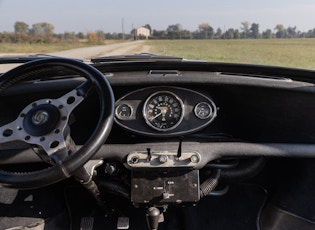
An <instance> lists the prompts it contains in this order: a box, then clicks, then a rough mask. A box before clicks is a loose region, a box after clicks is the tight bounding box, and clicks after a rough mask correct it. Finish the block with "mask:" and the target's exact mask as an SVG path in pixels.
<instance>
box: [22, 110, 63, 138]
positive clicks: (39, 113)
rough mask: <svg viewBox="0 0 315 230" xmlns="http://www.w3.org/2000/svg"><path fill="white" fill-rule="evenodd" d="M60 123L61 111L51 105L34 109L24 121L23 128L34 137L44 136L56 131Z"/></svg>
mask: <svg viewBox="0 0 315 230" xmlns="http://www.w3.org/2000/svg"><path fill="white" fill-rule="evenodd" d="M59 121H60V112H59V110H58V109H57V108H56V107H55V106H54V105H51V104H42V105H38V106H36V107H34V108H32V109H31V110H30V111H29V112H28V113H27V114H26V116H25V118H24V120H23V126H24V129H25V131H26V132H27V133H29V134H30V135H32V136H43V135H46V134H48V133H50V132H51V131H52V130H54V129H55V128H56V126H57V124H58V123H59Z"/></svg>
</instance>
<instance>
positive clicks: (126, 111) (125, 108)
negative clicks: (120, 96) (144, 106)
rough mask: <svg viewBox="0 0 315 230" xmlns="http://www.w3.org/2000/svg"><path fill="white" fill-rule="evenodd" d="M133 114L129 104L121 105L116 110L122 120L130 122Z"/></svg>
mask: <svg viewBox="0 0 315 230" xmlns="http://www.w3.org/2000/svg"><path fill="white" fill-rule="evenodd" d="M132 113H133V110H132V107H131V106H130V105H128V104H120V105H118V106H117V107H116V109H115V115H116V117H117V118H118V119H120V120H128V119H130V118H131V116H132Z"/></svg>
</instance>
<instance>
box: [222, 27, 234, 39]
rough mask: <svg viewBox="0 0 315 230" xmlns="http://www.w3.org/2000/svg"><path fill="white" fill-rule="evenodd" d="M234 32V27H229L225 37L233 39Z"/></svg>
mask: <svg viewBox="0 0 315 230" xmlns="http://www.w3.org/2000/svg"><path fill="white" fill-rule="evenodd" d="M234 32H235V30H234V29H233V28H229V29H228V30H227V31H226V32H225V33H224V34H223V38H224V39H233V38H234Z"/></svg>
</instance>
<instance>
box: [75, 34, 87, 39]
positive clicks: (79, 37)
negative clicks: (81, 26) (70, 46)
mask: <svg viewBox="0 0 315 230" xmlns="http://www.w3.org/2000/svg"><path fill="white" fill-rule="evenodd" d="M75 36H76V37H77V38H78V39H84V38H85V36H84V34H83V33H82V32H79V33H77V34H76V35H75Z"/></svg>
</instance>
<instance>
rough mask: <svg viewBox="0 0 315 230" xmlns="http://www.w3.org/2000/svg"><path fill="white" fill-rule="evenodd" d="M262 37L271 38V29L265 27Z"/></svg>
mask: <svg viewBox="0 0 315 230" xmlns="http://www.w3.org/2000/svg"><path fill="white" fill-rule="evenodd" d="M262 37H263V38H264V39H271V38H272V31H271V29H267V30H265V31H264V32H263V33H262Z"/></svg>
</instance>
